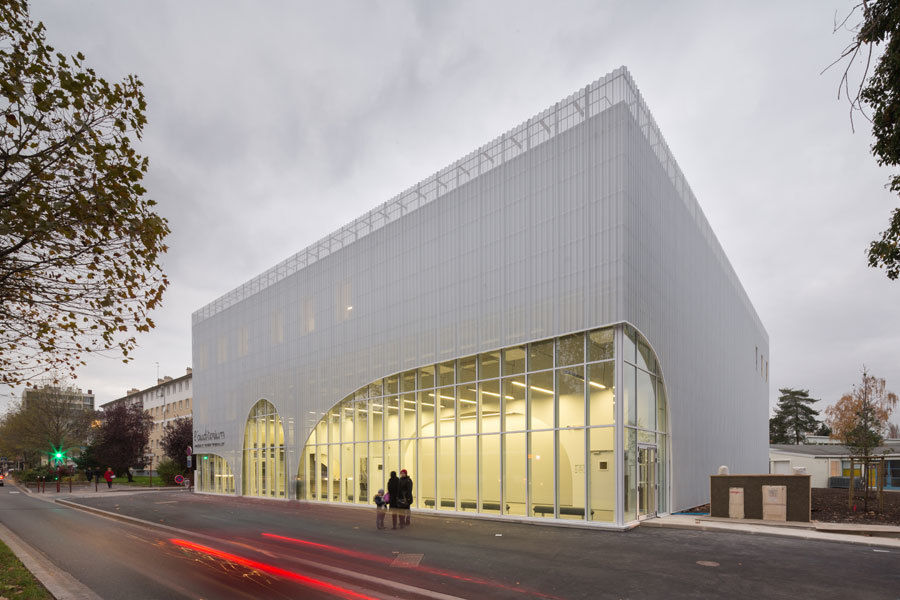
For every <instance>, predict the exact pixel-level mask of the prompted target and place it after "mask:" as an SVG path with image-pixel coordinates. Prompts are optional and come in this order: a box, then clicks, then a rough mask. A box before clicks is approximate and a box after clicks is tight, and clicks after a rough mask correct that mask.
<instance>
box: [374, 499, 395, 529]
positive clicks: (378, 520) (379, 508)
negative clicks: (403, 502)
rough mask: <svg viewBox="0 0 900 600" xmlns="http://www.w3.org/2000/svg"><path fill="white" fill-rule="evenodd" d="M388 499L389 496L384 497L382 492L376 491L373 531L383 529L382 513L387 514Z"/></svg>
mask: <svg viewBox="0 0 900 600" xmlns="http://www.w3.org/2000/svg"><path fill="white" fill-rule="evenodd" d="M390 499H391V496H390V494H388V495H387V497H385V494H384V490H378V493H377V494H375V529H384V513H386V512H387V503H388V502H389V501H390Z"/></svg>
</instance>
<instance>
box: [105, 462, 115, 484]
mask: <svg viewBox="0 0 900 600" xmlns="http://www.w3.org/2000/svg"><path fill="white" fill-rule="evenodd" d="M115 478H116V474H115V473H113V470H112V467H106V472H105V473H103V479H105V480H106V487H108V488H109V489H112V480H113V479H115Z"/></svg>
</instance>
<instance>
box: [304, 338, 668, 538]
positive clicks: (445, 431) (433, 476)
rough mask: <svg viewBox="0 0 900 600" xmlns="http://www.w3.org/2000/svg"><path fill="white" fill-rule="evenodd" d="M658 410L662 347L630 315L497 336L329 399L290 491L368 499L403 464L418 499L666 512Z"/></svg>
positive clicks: (491, 509) (549, 512) (539, 513)
mask: <svg viewBox="0 0 900 600" xmlns="http://www.w3.org/2000/svg"><path fill="white" fill-rule="evenodd" d="M616 347H622V348H623V352H622V353H621V355H620V356H617V355H616V352H615V348H616ZM620 372H621V373H622V377H624V381H623V382H620V383H617V382H616V378H617V377H618V375H617V373H620ZM666 415H667V411H666V393H665V387H664V385H663V382H662V377H661V373H660V369H659V366H658V362H657V360H656V356H655V354H654V353H653V351H652V350H651V348H650V346H649V344H648V343H647V341H646V340H645V339H644V338H643V337H641V335H640V334H639V333H638V332H637V331H636V330H635V329H634V328H633V327H631V326H629V325H627V324H620V325H615V326H611V327H605V328H602V329H594V330H591V331H585V332H580V333H575V334H571V335H566V336H562V337H557V338H551V339H547V340H538V341H535V342H531V343H529V344H522V345H518V346H510V347H507V348H501V349H499V350H495V351H491V352H484V353H481V354H478V355H474V356H468V357H463V358H458V359H455V360H450V361H446V362H443V363H439V364H431V365H426V366H423V367H421V368H418V369H414V370H410V371H406V372H404V373H398V374H395V375H391V376H389V377H385V378H383V379H379V380H376V381H373V382H371V383H370V384H368V385H366V386H364V387H362V388H360V389H358V390H357V391H356V392H354V393H353V394H350V395H349V396H347V397H346V398H344V399H343V400H341V401H340V402H338V403H337V404H335V405H334V406H333V407H332V408H331V409H330V410H329V411H328V412H327V413H325V415H324V416H323V417H322V419H321V420H320V421H319V423H318V424H317V425H316V427H315V428H314V429H313V431H312V432H311V433H310V435H309V438H308V439H307V441H306V444H305V446H304V449H303V453H302V454H301V456H300V463H299V465H298V471H297V498H298V499H300V500H324V501H330V502H352V503H355V504H358V503H363V504H367V503H371V502H372V495H373V494H374V492H375V491H376V490H378V489H379V488H382V487H384V486H385V484H386V481H387V478H388V475H389V474H390V472H391V471H398V472H399V471H400V469H406V470H407V471H408V472H409V475H410V476H411V477H412V478H413V480H414V492H413V506H415V507H417V508H423V509H434V510H449V511H467V512H468V511H475V512H480V513H488V514H501V515H511V516H517V517H527V518H539V519H542V518H556V519H574V520H587V521H594V522H598V523H613V522H629V521H634V520H636V519H638V518H641V517H643V516H648V515H650V514H654V513H656V512H665V506H666V498H667V494H666V473H667V469H666V461H667V451H666V450H667V443H666V442H667V437H668V436H667V435H666V434H667V416H666ZM617 431H618V433H619V435H620V436H621V437H620V438H619V439H621V440H622V447H619V448H617V447H616V443H615V440H616V433H617ZM619 459H624V460H623V462H622V463H621V464H623V466H624V469H619V468H618V466H617V465H618V464H620V463H619ZM617 482H621V484H622V485H621V486H617ZM657 483H658V488H657ZM657 489H658V497H657V493H656V490H657Z"/></svg>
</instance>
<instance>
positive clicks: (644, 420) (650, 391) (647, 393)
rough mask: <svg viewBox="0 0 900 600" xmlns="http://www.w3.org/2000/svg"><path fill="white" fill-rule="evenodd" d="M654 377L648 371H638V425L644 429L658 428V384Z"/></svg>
mask: <svg viewBox="0 0 900 600" xmlns="http://www.w3.org/2000/svg"><path fill="white" fill-rule="evenodd" d="M654 384H655V381H654V377H653V375H650V374H649V373H647V372H646V371H641V370H640V369H638V371H637V425H638V427H643V428H644V429H656V386H655V385H654Z"/></svg>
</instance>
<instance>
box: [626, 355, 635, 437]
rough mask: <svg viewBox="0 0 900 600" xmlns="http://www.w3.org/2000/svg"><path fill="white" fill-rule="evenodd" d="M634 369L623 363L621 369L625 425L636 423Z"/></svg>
mask: <svg viewBox="0 0 900 600" xmlns="http://www.w3.org/2000/svg"><path fill="white" fill-rule="evenodd" d="M635 377H636V374H635V368H634V367H632V366H631V365H629V364H628V363H625V365H624V367H623V368H622V379H624V381H623V382H622V384H623V385H622V396H623V398H622V404H623V408H624V409H625V424H626V425H635V424H636V423H637V398H636V396H637V394H636V393H635Z"/></svg>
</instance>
